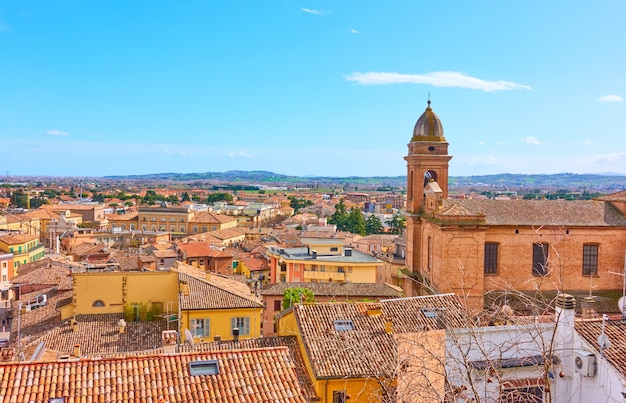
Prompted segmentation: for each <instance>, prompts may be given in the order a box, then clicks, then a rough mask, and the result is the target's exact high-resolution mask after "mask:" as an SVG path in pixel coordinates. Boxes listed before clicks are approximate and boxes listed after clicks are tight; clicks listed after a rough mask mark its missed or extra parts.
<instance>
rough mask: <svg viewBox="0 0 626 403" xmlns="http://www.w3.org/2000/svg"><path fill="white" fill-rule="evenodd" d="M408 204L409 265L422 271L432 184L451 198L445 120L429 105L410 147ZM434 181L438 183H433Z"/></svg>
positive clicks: (414, 130)
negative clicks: (423, 226)
mask: <svg viewBox="0 0 626 403" xmlns="http://www.w3.org/2000/svg"><path fill="white" fill-rule="evenodd" d="M408 147H409V154H408V155H407V156H406V157H404V159H405V160H406V165H407V184H406V189H407V201H406V236H407V239H406V245H407V248H406V249H407V250H406V263H407V265H408V267H409V269H410V270H411V271H412V272H419V271H420V268H421V265H420V264H421V263H420V261H421V255H422V251H423V250H424V247H423V246H422V245H423V243H422V239H421V238H422V237H421V232H422V231H421V219H422V218H421V217H422V215H423V214H424V212H425V211H426V194H425V193H426V190H427V188H430V187H431V186H429V184H431V185H434V186H433V187H436V185H438V188H437V189H438V190H440V193H441V198H443V199H447V198H448V163H449V162H450V159H451V158H452V156H450V155H448V143H447V142H446V139H445V137H444V136H443V125H442V124H441V120H439V117H438V116H437V114H435V112H433V110H432V109H431V107H430V99H429V100H428V106H427V108H426V110H425V111H424V113H422V116H420V117H419V119H417V123H415V128H414V129H413V137H411V142H410V143H409V144H408ZM433 182H434V183H433Z"/></svg>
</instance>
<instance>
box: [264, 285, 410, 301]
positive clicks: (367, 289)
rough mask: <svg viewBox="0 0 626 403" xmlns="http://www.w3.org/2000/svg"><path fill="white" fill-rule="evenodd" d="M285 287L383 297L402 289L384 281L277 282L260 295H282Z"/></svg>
mask: <svg viewBox="0 0 626 403" xmlns="http://www.w3.org/2000/svg"><path fill="white" fill-rule="evenodd" d="M287 288H308V289H310V290H311V291H313V295H316V296H317V295H320V296H322V295H323V296H325V297H384V298H398V297H401V296H402V293H403V291H402V289H400V288H399V287H396V286H392V285H389V284H384V283H337V282H333V283H329V282H318V283H277V284H273V285H271V286H270V287H269V288H267V289H265V290H263V291H262V292H261V295H283V294H284V292H285V290H286V289H287Z"/></svg>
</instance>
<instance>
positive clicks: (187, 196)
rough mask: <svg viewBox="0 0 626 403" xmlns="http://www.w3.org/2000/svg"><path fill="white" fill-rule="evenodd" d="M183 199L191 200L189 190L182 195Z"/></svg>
mask: <svg viewBox="0 0 626 403" xmlns="http://www.w3.org/2000/svg"><path fill="white" fill-rule="evenodd" d="M181 201H184V202H185V201H191V198H190V197H189V193H187V192H183V194H182V196H181Z"/></svg>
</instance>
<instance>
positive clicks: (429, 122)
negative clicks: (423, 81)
mask: <svg viewBox="0 0 626 403" xmlns="http://www.w3.org/2000/svg"><path fill="white" fill-rule="evenodd" d="M411 141H446V139H445V138H444V137H443V125H442V124H441V120H439V117H438V116H437V114H436V113H435V112H433V110H432V109H431V107H430V99H429V100H428V107H427V108H426V110H425V111H424V113H422V116H420V117H419V119H417V123H415V127H414V128H413V137H412V138H411Z"/></svg>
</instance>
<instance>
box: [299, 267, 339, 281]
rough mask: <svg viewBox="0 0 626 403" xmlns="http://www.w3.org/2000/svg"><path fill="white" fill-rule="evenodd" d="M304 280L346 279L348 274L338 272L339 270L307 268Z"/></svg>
mask: <svg viewBox="0 0 626 403" xmlns="http://www.w3.org/2000/svg"><path fill="white" fill-rule="evenodd" d="M304 280H305V281H311V280H317V281H340V282H343V281H346V274H345V273H337V272H332V271H312V270H305V271H304Z"/></svg>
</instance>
